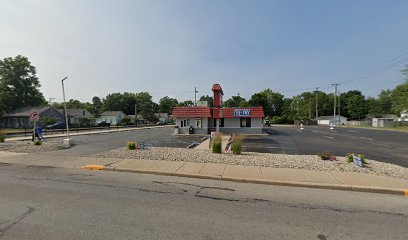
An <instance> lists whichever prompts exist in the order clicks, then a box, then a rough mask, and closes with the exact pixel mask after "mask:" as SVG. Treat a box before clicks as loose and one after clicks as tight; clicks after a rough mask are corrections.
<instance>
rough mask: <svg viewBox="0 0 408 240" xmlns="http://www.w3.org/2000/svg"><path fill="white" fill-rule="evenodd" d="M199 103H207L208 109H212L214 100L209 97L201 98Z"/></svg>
mask: <svg viewBox="0 0 408 240" xmlns="http://www.w3.org/2000/svg"><path fill="white" fill-rule="evenodd" d="M200 101H207V102H208V106H209V107H214V98H213V97H210V96H208V95H207V96H201V97H200Z"/></svg>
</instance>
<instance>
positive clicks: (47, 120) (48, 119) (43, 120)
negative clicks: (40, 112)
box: [41, 117, 58, 126]
mask: <svg viewBox="0 0 408 240" xmlns="http://www.w3.org/2000/svg"><path fill="white" fill-rule="evenodd" d="M56 122H58V119H56V118H54V117H42V118H41V123H42V124H43V125H45V126H47V125H51V124H54V123H56Z"/></svg>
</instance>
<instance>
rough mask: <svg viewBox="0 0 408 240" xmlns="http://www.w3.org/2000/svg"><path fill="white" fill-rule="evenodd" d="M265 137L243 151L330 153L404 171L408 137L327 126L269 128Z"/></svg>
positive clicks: (252, 140) (251, 140) (252, 139)
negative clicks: (354, 155) (359, 156)
mask: <svg viewBox="0 0 408 240" xmlns="http://www.w3.org/2000/svg"><path fill="white" fill-rule="evenodd" d="M264 131H265V132H267V133H269V134H270V135H269V136H251V137H248V138H247V140H246V142H245V143H244V151H258V152H272V153H287V154H317V153H318V152H322V151H326V150H327V151H331V152H333V153H334V154H336V155H338V156H344V155H345V154H347V153H350V152H352V153H360V154H364V155H365V156H366V157H367V158H368V159H374V160H378V161H382V162H388V163H393V164H397V165H400V166H404V167H408V133H407V132H398V131H382V130H372V129H363V128H346V127H341V128H340V127H339V128H336V129H335V130H333V131H332V130H330V129H329V127H328V126H305V127H304V130H303V131H300V130H299V128H298V127H296V126H273V127H270V128H265V129H264Z"/></svg>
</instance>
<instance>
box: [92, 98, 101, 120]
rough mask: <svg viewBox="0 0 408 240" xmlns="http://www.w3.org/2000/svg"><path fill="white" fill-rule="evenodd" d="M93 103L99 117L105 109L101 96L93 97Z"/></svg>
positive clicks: (96, 115) (95, 112)
mask: <svg viewBox="0 0 408 240" xmlns="http://www.w3.org/2000/svg"><path fill="white" fill-rule="evenodd" d="M92 104H93V107H94V112H93V114H94V115H95V117H99V116H100V115H101V113H102V111H103V103H102V100H101V99H100V98H99V97H97V96H95V97H93V98H92Z"/></svg>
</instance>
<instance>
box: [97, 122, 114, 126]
mask: <svg viewBox="0 0 408 240" xmlns="http://www.w3.org/2000/svg"><path fill="white" fill-rule="evenodd" d="M110 126H111V124H110V123H108V122H105V121H103V122H100V123H98V127H110Z"/></svg>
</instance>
